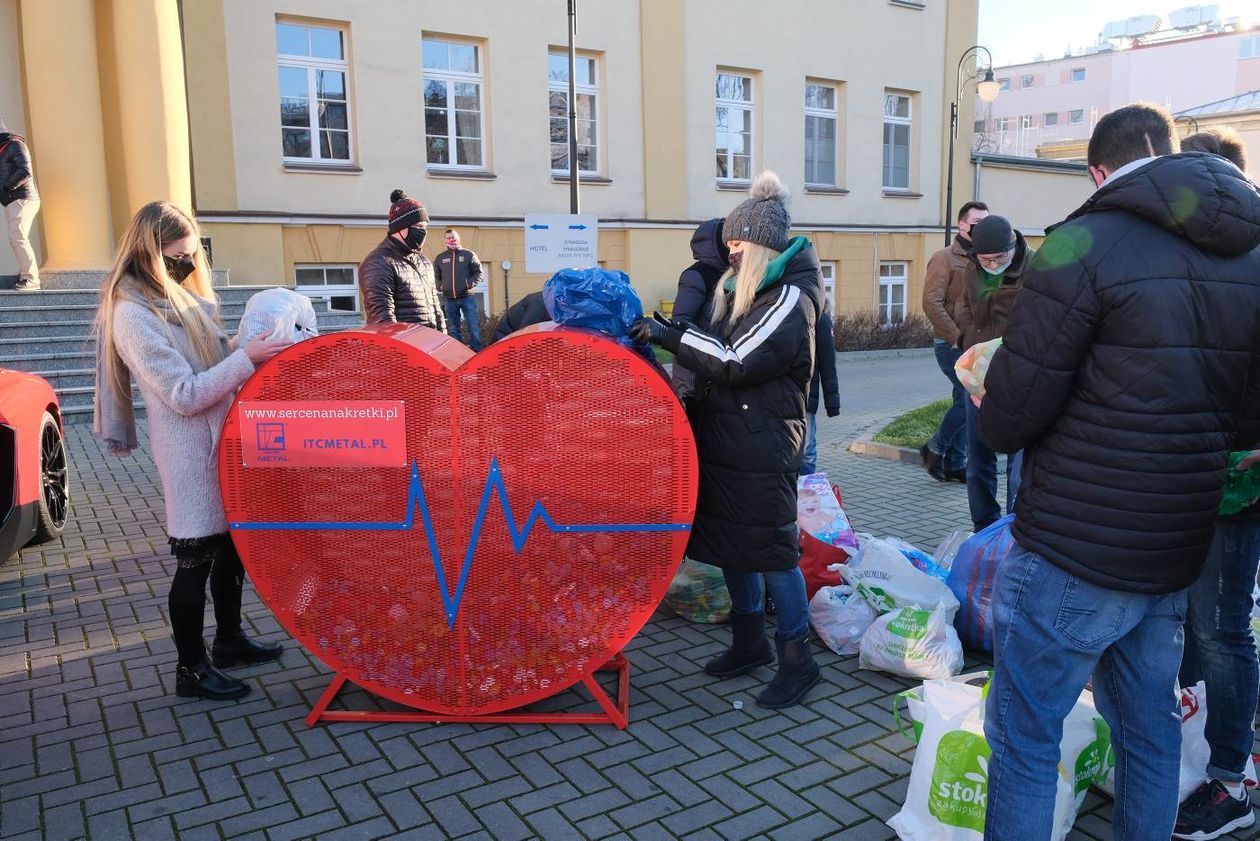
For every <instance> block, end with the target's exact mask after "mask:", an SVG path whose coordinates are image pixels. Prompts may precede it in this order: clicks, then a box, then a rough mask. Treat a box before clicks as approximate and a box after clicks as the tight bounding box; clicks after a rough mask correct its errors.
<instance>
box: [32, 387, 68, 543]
mask: <svg viewBox="0 0 1260 841" xmlns="http://www.w3.org/2000/svg"><path fill="white" fill-rule="evenodd" d="M39 474H40V475H39V478H40V494H39V517H38V518H37V520H36V523H35V537H34V538H33V539H32V540H31V545H34V544H36V543H47V542H48V541H50V540H56V539H57V538H59V537H61V533H62V532H63V531H64V530H65V528H66V520H67V519H68V518H69V516H70V462H69V460H68V459H67V458H66V441H65V439H64V438H63V437H62V435H61V427H60V426H58V424H57V419H56V418H54V417H53V416H52V415H50V414H49V413H48V412H44V418H43V420H42V421H41V422H40V425H39Z"/></svg>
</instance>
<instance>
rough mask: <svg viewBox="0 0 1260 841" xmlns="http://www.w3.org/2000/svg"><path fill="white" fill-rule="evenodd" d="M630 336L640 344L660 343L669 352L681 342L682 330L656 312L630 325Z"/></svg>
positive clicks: (673, 350) (676, 348)
mask: <svg viewBox="0 0 1260 841" xmlns="http://www.w3.org/2000/svg"><path fill="white" fill-rule="evenodd" d="M629 335H630V338H631V339H633V340H634V341H636V342H639V343H640V344H648V343H651V344H654V345H660V346H661V347H663V348H665V349H666V350H668V351H671V352H677V351H678V346H679V345H680V344H682V337H683V331H682V330H679V329H678V328H677V327H675V326H674V325H673V324H671V323H670V321H669V319H668V318H666V317H665V316H663V315H661V314H660V313H659V312H658V313H653V315H652V318H640V319H639V320H638V321H636V322H635V323H634V324H631V325H630V331H629Z"/></svg>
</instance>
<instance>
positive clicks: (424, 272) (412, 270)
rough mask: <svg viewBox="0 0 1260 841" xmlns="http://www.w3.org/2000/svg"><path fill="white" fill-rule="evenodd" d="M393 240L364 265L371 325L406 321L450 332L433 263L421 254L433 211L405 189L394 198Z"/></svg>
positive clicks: (362, 283) (365, 301)
mask: <svg viewBox="0 0 1260 841" xmlns="http://www.w3.org/2000/svg"><path fill="white" fill-rule="evenodd" d="M389 200H390V202H391V204H390V207H389V236H387V237H385V239H384V240H382V241H381V244H380V245H378V246H376V248H375V249H373V250H372V253H370V254H368V256H367V257H364V258H363V262H362V263H360V264H359V288H360V290H362V293H363V305H364V309H366V310H367V323H368V324H389V323H391V322H404V323H408V324H423V325H425V326H426V327H432V328H433V329H434V330H441V331H442V332H443V333H445V332H446V315H445V313H443V312H442V302H441V300H440V299H439V298H438V293H437V286H435V285H434V282H433V264H432V263H430V262H429V258H428V257H425V256H424V255H423V254H421V253H420V246H421V245H423V244H424V238H425V235H426V234H427V233H428V228H429V211H428V210H427V209H425V206H424V205H423V204H422V203H421V202H419V201H416V200H415V199H413V198H409V197H408V196H407V194H406V193H404V192H403V191H402V190H395V191H394V192H393V193H391V194H390V197H389Z"/></svg>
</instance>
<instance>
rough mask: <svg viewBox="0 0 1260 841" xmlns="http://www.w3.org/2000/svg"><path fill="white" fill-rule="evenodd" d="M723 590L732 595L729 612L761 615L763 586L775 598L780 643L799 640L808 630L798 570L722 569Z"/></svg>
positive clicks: (775, 613) (777, 634)
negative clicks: (754, 570) (724, 582)
mask: <svg viewBox="0 0 1260 841" xmlns="http://www.w3.org/2000/svg"><path fill="white" fill-rule="evenodd" d="M722 574H723V575H724V576H726V589H727V590H729V591H730V594H731V612H732V613H760V612H761V611H762V610H763V609H764V608H765V604H766V595H765V591H764V590H763V589H762V583H761V579H762V577H763V576H764V577H765V579H766V583H765V586H767V587H769V588H770V598H772V599H774V615H775V618H776V619H778V622H779V630H778V631H777V632H776V633H775V637H777V638H778V639H781V640H794V639H800V638H801V637H803V636H805V633H806V632H807V631H808V630H809V601H808V600H807V599H806V598H805V576H804V575H802V574H801V568H800V567H793V568H792V569H781V570H775V571H774V572H735V571H734V570H729V569H724V570H722Z"/></svg>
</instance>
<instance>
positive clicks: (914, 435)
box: [875, 399, 953, 450]
mask: <svg viewBox="0 0 1260 841" xmlns="http://www.w3.org/2000/svg"><path fill="white" fill-rule="evenodd" d="M951 405H953V401H952V400H948V399H946V400H937V401H936V402H935V403H929V404H927V405H926V406H920V407H919V408H917V409H913V410H911V411H909V412H906V413H905V414H904V415H901V416H900V417H898V418H895V419H894V420H893V422H892V423H890V424H888V426H886V427H884V428H883V429H881V430H880V431H879V432H878V433H876V435H875V440H876V441H878V442H879V443H881V444H891V445H893V446H894V447H910V448H911V449H914V450H917V449H919V448H920V447H922V446H923V445H924V444H926V443H927V442H928V439H929V438H931V437H932V436H933V435H935V434H936V428H937V427H938V426H940V425H941V418H943V417H945V413H946V412H947V411H949V407H950V406H951Z"/></svg>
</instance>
